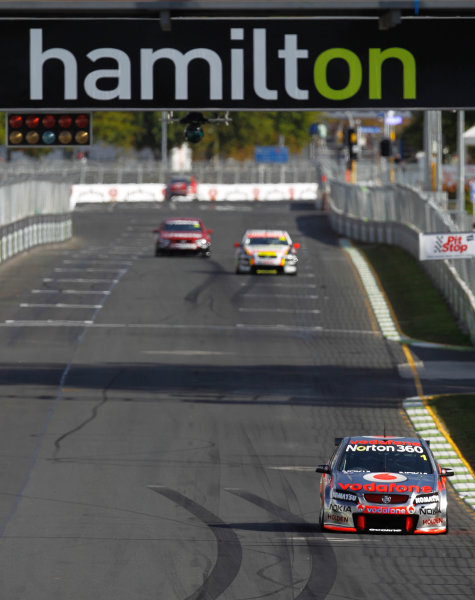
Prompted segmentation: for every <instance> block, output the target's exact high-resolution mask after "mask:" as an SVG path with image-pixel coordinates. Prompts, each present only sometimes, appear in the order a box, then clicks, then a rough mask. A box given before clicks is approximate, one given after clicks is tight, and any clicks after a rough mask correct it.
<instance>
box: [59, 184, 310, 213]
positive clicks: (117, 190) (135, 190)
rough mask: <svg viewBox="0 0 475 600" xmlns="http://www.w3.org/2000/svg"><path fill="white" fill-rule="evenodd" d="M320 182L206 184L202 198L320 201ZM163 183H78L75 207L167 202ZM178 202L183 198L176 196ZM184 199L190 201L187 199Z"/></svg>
mask: <svg viewBox="0 0 475 600" xmlns="http://www.w3.org/2000/svg"><path fill="white" fill-rule="evenodd" d="M317 191H318V184H317V183H242V184H239V183H229V184H225V183H217V184H214V183H202V184H200V185H199V186H198V200H201V201H209V202H219V201H246V200H251V201H254V202H257V201H261V202H263V201H276V200H286V201H292V200H310V201H315V200H317ZM164 192H165V184H163V183H142V184H139V183H117V184H107V183H95V184H75V185H73V186H72V190H71V198H70V204H71V210H74V207H75V206H76V204H84V203H97V202H163V200H164V197H165V193H164ZM174 201H179V200H178V198H176V199H175V200H174ZM181 201H182V202H190V200H189V199H188V198H185V197H184V198H183V200H181Z"/></svg>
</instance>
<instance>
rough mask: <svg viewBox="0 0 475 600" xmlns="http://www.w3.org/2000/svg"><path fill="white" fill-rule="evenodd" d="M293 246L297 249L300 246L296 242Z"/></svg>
mask: <svg viewBox="0 0 475 600" xmlns="http://www.w3.org/2000/svg"><path fill="white" fill-rule="evenodd" d="M294 248H295V249H296V250H298V249H299V248H300V244H299V243H298V242H297V243H296V244H294Z"/></svg>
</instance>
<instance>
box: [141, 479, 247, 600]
mask: <svg viewBox="0 0 475 600" xmlns="http://www.w3.org/2000/svg"><path fill="white" fill-rule="evenodd" d="M148 488H149V489H151V490H152V491H153V492H156V493H157V494H161V495H162V496H165V497H166V498H168V499H169V500H171V501H172V502H175V503H176V504H178V505H179V506H181V507H182V508H184V509H185V510H187V511H188V512H189V513H191V514H192V515H194V516H195V517H196V518H197V519H199V520H200V521H202V522H203V523H204V524H205V525H207V526H208V527H209V528H210V529H211V531H212V532H213V535H214V536H215V538H216V543H217V557H216V562H215V564H214V567H213V569H212V570H211V572H210V574H209V575H208V577H207V578H206V579H205V581H204V583H203V584H202V585H201V586H200V587H199V588H198V589H197V590H196V591H195V592H193V593H192V594H191V595H190V596H188V597H187V598H185V600H216V599H217V598H219V596H220V595H221V594H222V593H223V592H224V591H225V590H226V589H227V588H228V587H229V586H230V585H231V583H232V582H233V581H234V579H235V578H236V576H237V574H238V573H239V569H240V568H241V561H242V547H241V542H240V541H239V538H238V537H237V535H236V534H235V533H234V531H233V530H232V529H231V528H230V527H229V525H227V524H226V523H225V522H224V521H222V520H221V519H220V518H219V517H217V516H216V515H214V514H213V513H211V512H209V511H208V510H206V509H205V508H203V507H202V506H201V505H199V504H197V503H196V502H194V501H193V500H190V499H189V498H187V497H186V496H183V494H180V492H177V491H175V490H172V489H171V488H168V487H165V486H160V485H149V486H148Z"/></svg>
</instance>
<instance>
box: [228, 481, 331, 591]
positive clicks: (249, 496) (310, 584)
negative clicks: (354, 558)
mask: <svg viewBox="0 0 475 600" xmlns="http://www.w3.org/2000/svg"><path fill="white" fill-rule="evenodd" d="M227 491H228V492H230V493H231V494H234V495H236V496H239V497H240V498H243V499H244V500H247V501H248V502H251V503H252V504H256V505H257V506H259V507H260V508H263V509H264V510H266V511H267V512H268V513H270V514H271V515H272V516H274V517H277V518H278V519H280V520H282V521H284V522H286V523H294V524H296V526H297V527H296V530H298V531H299V532H300V533H302V534H303V536H304V537H305V541H306V543H307V546H308V552H309V555H310V561H311V564H310V575H309V577H308V579H307V583H306V585H305V587H304V588H303V590H302V591H301V592H300V594H299V595H298V596H296V597H295V600H324V599H325V598H326V597H327V595H328V593H329V591H330V590H331V588H332V587H333V584H334V582H335V580H336V575H337V562H336V557H335V554H334V552H333V548H332V546H331V544H330V543H329V542H328V541H327V540H326V538H325V536H324V535H322V533H320V532H318V531H311V530H309V528H310V523H308V522H307V521H305V519H302V517H299V516H297V515H294V514H293V513H291V512H289V511H287V510H285V509H283V508H281V507H280V506H277V505H276V504H274V503H272V502H269V501H268V500H264V498H261V497H259V496H257V495H256V494H253V493H251V492H246V491H245V490H240V489H227ZM302 530H303V531H302ZM312 538H318V540H319V543H318V545H313V544H312ZM322 542H323V543H322Z"/></svg>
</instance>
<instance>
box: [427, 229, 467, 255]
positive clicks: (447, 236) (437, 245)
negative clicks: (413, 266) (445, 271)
mask: <svg viewBox="0 0 475 600" xmlns="http://www.w3.org/2000/svg"><path fill="white" fill-rule="evenodd" d="M473 257H475V233H453V232H452V233H420V234H419V260H444V259H446V258H473Z"/></svg>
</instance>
